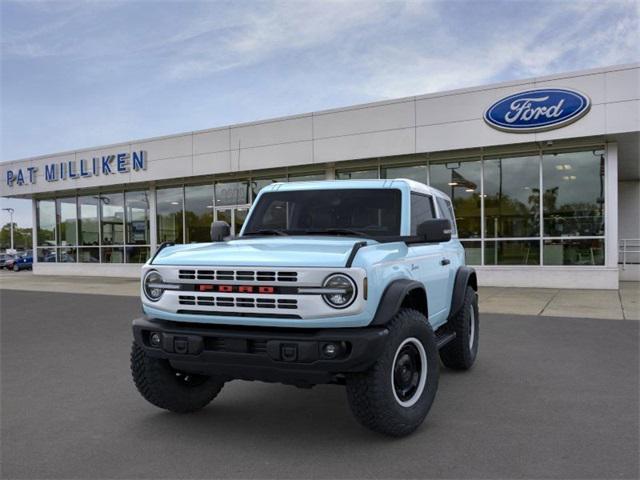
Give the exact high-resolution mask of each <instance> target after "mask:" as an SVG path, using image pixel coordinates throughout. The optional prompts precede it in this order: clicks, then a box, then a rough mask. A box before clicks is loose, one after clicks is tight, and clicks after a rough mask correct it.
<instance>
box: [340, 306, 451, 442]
mask: <svg viewBox="0 0 640 480" xmlns="http://www.w3.org/2000/svg"><path fill="white" fill-rule="evenodd" d="M436 352H437V347H436V342H435V337H434V334H433V330H432V329H431V326H430V325H429V323H428V321H427V319H426V318H425V316H424V315H422V314H421V313H420V312H418V311H416V310H411V309H402V310H400V312H398V314H396V316H395V317H394V319H393V320H392V321H391V322H390V324H389V339H388V341H387V344H386V346H385V350H384V352H383V353H382V355H381V357H380V359H379V360H378V361H377V362H376V363H375V364H374V365H373V366H372V367H371V368H370V369H369V370H367V371H366V372H364V373H356V374H350V375H348V376H347V379H346V380H347V397H348V399H349V405H350V407H351V410H352V412H353V414H354V415H355V417H356V419H357V420H358V421H359V422H360V423H361V424H362V425H364V426H365V427H367V428H370V429H371V430H374V431H376V432H380V433H383V434H385V435H392V436H396V437H400V436H404V435H408V434H410V433H411V432H413V431H414V430H415V429H416V428H418V427H419V426H420V424H422V422H423V421H424V418H425V417H426V416H427V413H428V412H429V410H430V408H431V405H432V404H433V400H434V398H435V394H436V390H437V389H438V378H439V365H438V357H437V353H436Z"/></svg>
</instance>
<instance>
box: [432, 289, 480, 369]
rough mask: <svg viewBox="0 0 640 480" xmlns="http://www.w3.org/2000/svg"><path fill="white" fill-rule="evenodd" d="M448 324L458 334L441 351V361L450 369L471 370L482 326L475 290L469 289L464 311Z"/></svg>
mask: <svg viewBox="0 0 640 480" xmlns="http://www.w3.org/2000/svg"><path fill="white" fill-rule="evenodd" d="M472 322H473V328H472ZM448 323H449V328H451V330H452V331H454V332H455V333H456V338H455V339H453V340H452V341H451V342H449V343H448V344H447V345H445V346H444V347H443V348H442V349H441V350H440V359H441V360H442V363H443V364H444V365H445V366H446V367H448V368H451V369H454V370H469V369H470V368H471V367H472V366H473V363H474V362H475V360H476V356H477V355H478V338H479V335H478V334H479V328H478V327H479V325H480V315H479V311H478V295H477V293H476V291H475V290H474V289H473V288H471V287H467V289H466V291H465V295H464V305H463V306H462V309H461V310H460V311H459V312H458V314H457V315H456V316H455V317H454V318H452V319H450V320H449V322H448ZM472 335H473V340H472V341H471V336H472Z"/></svg>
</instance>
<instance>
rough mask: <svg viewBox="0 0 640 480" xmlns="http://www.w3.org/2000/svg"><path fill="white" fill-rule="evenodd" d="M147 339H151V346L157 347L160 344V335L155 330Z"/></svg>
mask: <svg viewBox="0 0 640 480" xmlns="http://www.w3.org/2000/svg"><path fill="white" fill-rule="evenodd" d="M149 340H150V341H151V346H153V347H159V346H160V345H161V344H162V337H161V336H160V334H159V333H157V332H154V333H152V334H151V337H150V338H149Z"/></svg>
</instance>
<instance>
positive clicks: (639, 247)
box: [618, 238, 640, 270]
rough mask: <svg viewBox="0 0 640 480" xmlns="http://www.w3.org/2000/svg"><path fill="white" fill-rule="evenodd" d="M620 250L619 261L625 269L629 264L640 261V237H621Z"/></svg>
mask: <svg viewBox="0 0 640 480" xmlns="http://www.w3.org/2000/svg"><path fill="white" fill-rule="evenodd" d="M618 252H619V255H620V257H621V258H620V259H619V260H618V263H621V264H622V269H623V270H624V269H625V267H626V266H627V264H637V263H640V238H622V239H620V245H619V249H618ZM634 257H635V258H634Z"/></svg>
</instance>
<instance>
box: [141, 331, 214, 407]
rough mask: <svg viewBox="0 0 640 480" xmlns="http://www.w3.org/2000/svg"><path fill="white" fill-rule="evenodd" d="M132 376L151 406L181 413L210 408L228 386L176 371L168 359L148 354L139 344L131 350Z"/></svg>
mask: <svg viewBox="0 0 640 480" xmlns="http://www.w3.org/2000/svg"><path fill="white" fill-rule="evenodd" d="M131 373H132V375H133V381H134V383H135V385H136V388H137V389H138V391H139V392H140V394H141V395H142V396H143V397H144V398H145V399H146V400H147V401H148V402H149V403H152V404H153V405H155V406H156V407H160V408H164V409H165V410H170V411H172V412H178V413H189V412H195V411H197V410H200V409H202V408H204V407H206V406H207V405H208V404H209V403H210V402H211V400H213V399H214V398H215V397H216V396H217V395H218V393H220V390H222V387H223V386H224V380H222V379H221V378H217V377H210V376H205V375H193V374H190V373H186V372H180V371H178V370H175V369H174V368H173V367H172V366H171V365H170V364H169V361H168V360H165V359H161V358H155V357H150V356H149V355H147V354H146V353H145V351H144V349H143V348H142V347H140V346H139V345H138V344H137V343H136V342H133V346H132V349H131Z"/></svg>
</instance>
